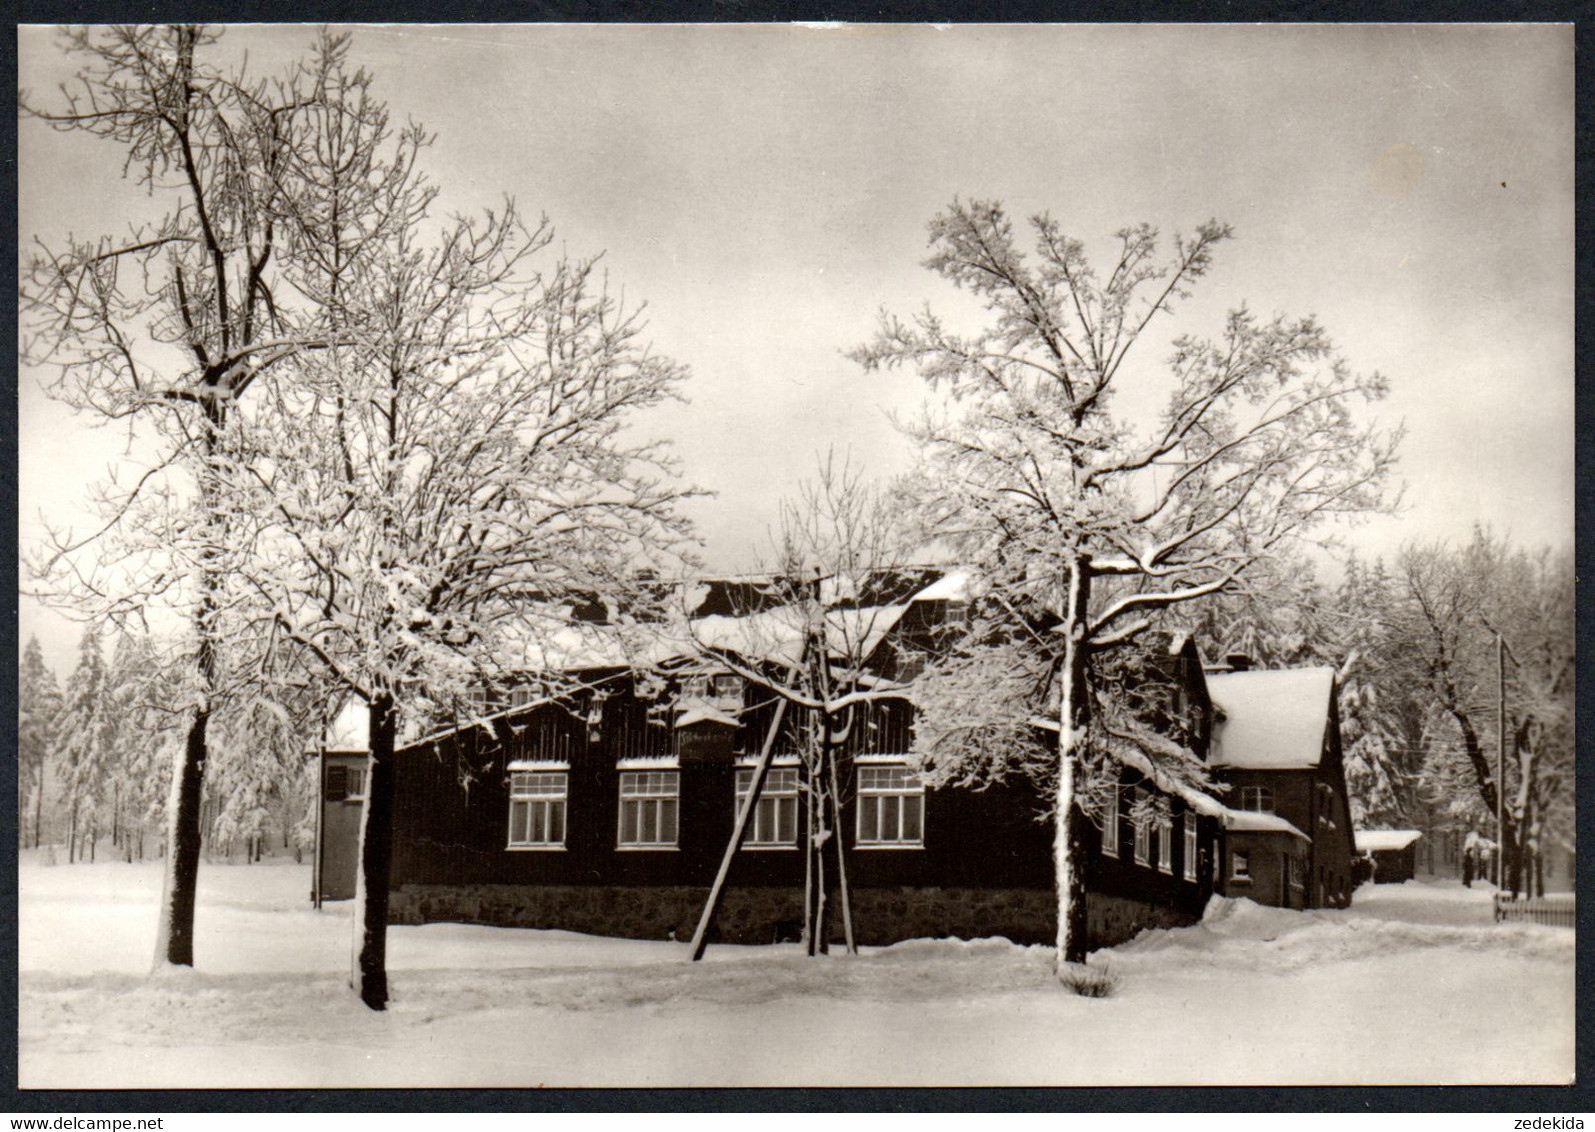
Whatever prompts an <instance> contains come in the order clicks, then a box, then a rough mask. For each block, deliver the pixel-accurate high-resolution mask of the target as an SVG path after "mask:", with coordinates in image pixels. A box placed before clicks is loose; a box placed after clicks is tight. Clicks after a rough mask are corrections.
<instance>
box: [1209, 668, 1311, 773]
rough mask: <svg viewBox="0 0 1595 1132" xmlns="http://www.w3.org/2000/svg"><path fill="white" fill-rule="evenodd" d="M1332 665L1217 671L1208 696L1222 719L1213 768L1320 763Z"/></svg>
mask: <svg viewBox="0 0 1595 1132" xmlns="http://www.w3.org/2000/svg"><path fill="white" fill-rule="evenodd" d="M1334 684H1335V670H1334V669H1333V668H1328V667H1323V668H1282V669H1273V670H1265V671H1255V672H1225V673H1216V674H1213V675H1210V676H1208V678H1207V691H1208V695H1209V696H1210V697H1211V698H1212V700H1213V703H1214V704H1216V705H1217V706H1218V708H1219V710H1220V711H1222V712H1223V719H1222V721H1221V722H1220V723H1219V725H1218V727H1217V728H1215V729H1214V732H1213V754H1212V760H1211V761H1212V765H1213V766H1229V767H1241V768H1245V769H1248V770H1302V769H1306V768H1309V767H1315V766H1317V765H1318V760H1319V758H1320V757H1321V756H1322V755H1323V748H1324V727H1325V725H1326V724H1327V722H1328V720H1329V707H1330V696H1331V694H1332V693H1333V690H1334Z"/></svg>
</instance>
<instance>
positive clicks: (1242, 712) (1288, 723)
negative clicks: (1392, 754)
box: [1207, 658, 1355, 908]
mask: <svg viewBox="0 0 1595 1132" xmlns="http://www.w3.org/2000/svg"><path fill="white" fill-rule="evenodd" d="M1207 687H1208V693H1209V695H1211V696H1212V698H1213V703H1214V706H1215V707H1216V708H1217V711H1218V717H1219V722H1218V725H1217V727H1216V728H1215V731H1214V736H1213V750H1212V756H1211V759H1210V764H1211V766H1212V767H1213V771H1214V773H1215V775H1217V776H1218V777H1221V778H1222V779H1223V780H1224V782H1225V783H1226V784H1227V785H1228V786H1229V792H1228V794H1227V795H1226V801H1227V802H1228V804H1229V805H1230V806H1231V807H1232V808H1233V809H1235V810H1239V811H1240V813H1241V815H1242V816H1241V817H1239V818H1238V819H1233V820H1232V822H1231V823H1230V824H1229V825H1228V826H1227V830H1226V834H1225V854H1226V856H1225V861H1224V867H1223V869H1222V870H1221V875H1220V876H1219V878H1218V885H1219V890H1220V891H1221V892H1222V893H1223V894H1224V895H1226V896H1245V897H1249V898H1250V899H1252V900H1254V901H1256V902H1257V903H1259V904H1272V905H1277V906H1279V907H1283V908H1321V907H1344V906H1345V905H1347V904H1349V903H1350V902H1351V889H1352V859H1353V857H1354V856H1355V850H1354V848H1353V843H1352V826H1351V808H1350V804H1349V799H1348V796H1347V792H1346V775H1345V768H1344V765H1343V762H1342V758H1341V747H1340V714H1339V711H1338V708H1337V706H1336V695H1335V671H1334V669H1332V668H1327V667H1318V668H1290V669H1272V670H1252V669H1251V668H1250V666H1249V665H1247V664H1246V663H1245V661H1244V659H1243V658H1231V663H1230V664H1229V665H1227V666H1226V670H1225V671H1213V672H1210V673H1209V674H1208V677H1207Z"/></svg>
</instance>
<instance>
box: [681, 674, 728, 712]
mask: <svg viewBox="0 0 1595 1132" xmlns="http://www.w3.org/2000/svg"><path fill="white" fill-rule="evenodd" d="M743 684H744V681H743V679H742V677H740V676H737V675H734V674H732V673H729V672H716V673H713V674H712V675H711V674H709V673H703V672H700V673H697V674H695V675H692V676H688V677H687V678H686V680H685V681H683V683H682V685H681V694H682V698H683V699H689V700H707V701H708V702H709V703H711V704H713V705H714V706H715V707H720V708H740V707H741V706H742V689H743Z"/></svg>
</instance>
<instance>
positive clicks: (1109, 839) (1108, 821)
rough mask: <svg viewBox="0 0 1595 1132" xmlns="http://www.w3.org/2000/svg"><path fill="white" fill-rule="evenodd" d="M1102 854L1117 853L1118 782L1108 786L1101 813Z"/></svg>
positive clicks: (1110, 854) (1111, 855) (1113, 855)
mask: <svg viewBox="0 0 1595 1132" xmlns="http://www.w3.org/2000/svg"><path fill="white" fill-rule="evenodd" d="M1102 855H1103V856H1105V857H1117V856H1118V855H1119V784H1118V783H1117V782H1114V783H1112V784H1110V785H1109V786H1108V804H1107V807H1106V809H1105V812H1104V813H1103V815H1102Z"/></svg>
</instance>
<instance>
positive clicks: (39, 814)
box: [33, 767, 44, 849]
mask: <svg viewBox="0 0 1595 1132" xmlns="http://www.w3.org/2000/svg"><path fill="white" fill-rule="evenodd" d="M43 828H44V768H43V767H40V768H39V790H38V793H37V794H35V795H34V796H33V847H34V848H35V849H37V848H38V847H39V838H40V831H41V830H42V829H43Z"/></svg>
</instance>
